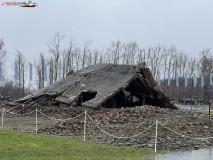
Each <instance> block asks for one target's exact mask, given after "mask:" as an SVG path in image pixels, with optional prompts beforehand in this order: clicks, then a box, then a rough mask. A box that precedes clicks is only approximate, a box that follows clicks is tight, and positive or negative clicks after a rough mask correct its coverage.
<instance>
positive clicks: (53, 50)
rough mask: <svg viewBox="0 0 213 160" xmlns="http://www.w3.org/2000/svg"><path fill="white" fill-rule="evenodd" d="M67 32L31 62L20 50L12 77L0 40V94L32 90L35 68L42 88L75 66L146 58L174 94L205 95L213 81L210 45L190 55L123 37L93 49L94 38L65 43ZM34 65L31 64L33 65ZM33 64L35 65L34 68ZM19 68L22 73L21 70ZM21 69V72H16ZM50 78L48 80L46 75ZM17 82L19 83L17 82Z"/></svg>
mask: <svg viewBox="0 0 213 160" xmlns="http://www.w3.org/2000/svg"><path fill="white" fill-rule="evenodd" d="M63 41H64V36H63V35H62V34H61V33H56V34H55V35H54V36H53V37H52V38H51V39H50V41H49V42H48V43H47V49H48V50H47V51H46V52H40V55H39V57H37V59H36V60H35V61H34V62H31V64H32V66H31V65H29V63H28V61H27V60H26V58H25V56H24V54H23V53H22V52H21V51H18V50H17V51H16V62H14V65H13V67H14V79H16V78H17V80H16V81H14V80H10V79H8V78H7V77H5V76H4V73H3V72H4V71H5V67H4V66H5V63H6V62H5V61H4V59H5V58H6V55H7V54H6V53H7V52H6V50H5V43H4V40H3V39H2V40H1V41H0V61H1V62H2V67H1V68H2V73H3V74H2V80H1V82H2V85H1V87H0V89H1V90H0V94H2V95H4V96H8V95H9V96H11V97H14V95H15V98H18V97H22V96H24V95H26V94H28V93H29V92H30V90H29V86H26V84H29V83H28V82H29V75H30V70H32V71H33V79H32V78H31V79H32V82H31V84H34V85H36V86H37V88H38V89H40V88H43V87H45V86H46V85H49V84H52V83H54V82H56V81H58V80H59V79H60V78H64V77H66V74H67V73H68V72H69V71H70V70H71V69H73V70H74V71H76V70H79V69H81V68H83V67H87V66H91V65H95V64H99V63H112V64H127V65H137V64H141V63H142V62H146V65H147V67H148V68H149V69H150V70H151V72H152V74H153V76H154V78H155V79H156V80H157V78H158V72H160V74H161V85H160V86H158V87H159V88H160V89H161V90H162V91H163V92H165V93H166V94H167V95H168V96H169V97H170V98H176V99H182V98H184V97H185V98H192V97H193V96H198V97H199V98H201V97H202V98H204V97H205V89H204V88H205V85H209V84H210V74H211V73H212V72H213V67H212V65H213V55H212V52H211V50H210V49H203V50H202V51H200V53H199V57H198V58H197V57H193V56H188V55H187V54H186V53H184V52H183V51H179V50H178V49H177V48H176V47H175V46H165V45H160V44H159V45H156V46H150V47H147V48H143V47H141V46H139V45H138V44H137V42H135V41H133V42H128V43H122V42H121V41H120V40H118V41H112V42H111V44H110V45H109V46H108V47H105V48H103V49H91V47H90V44H91V42H90V41H86V42H85V43H84V44H83V45H78V44H76V43H75V42H74V41H73V40H71V41H70V43H69V46H68V47H64V46H63ZM30 66H31V67H30ZM32 68H33V69H32ZM17 72H18V73H17ZM168 72H170V74H171V77H170V78H171V81H170V86H168ZM15 73H17V75H15ZM177 73H178V76H179V86H178V87H177V86H176V76H177ZM185 73H187V75H188V79H187V80H188V84H187V86H186V87H185V78H184V76H185ZM201 73H202V74H203V76H204V87H201V79H200V75H201ZM194 74H196V75H197V78H198V79H197V86H196V87H194V86H193V75H194ZM46 78H47V82H45V79H46ZM14 82H15V84H14Z"/></svg>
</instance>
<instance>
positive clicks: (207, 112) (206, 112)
mask: <svg viewBox="0 0 213 160" xmlns="http://www.w3.org/2000/svg"><path fill="white" fill-rule="evenodd" d="M201 112H202V113H205V114H209V111H201ZM210 115H213V111H211V112H210Z"/></svg>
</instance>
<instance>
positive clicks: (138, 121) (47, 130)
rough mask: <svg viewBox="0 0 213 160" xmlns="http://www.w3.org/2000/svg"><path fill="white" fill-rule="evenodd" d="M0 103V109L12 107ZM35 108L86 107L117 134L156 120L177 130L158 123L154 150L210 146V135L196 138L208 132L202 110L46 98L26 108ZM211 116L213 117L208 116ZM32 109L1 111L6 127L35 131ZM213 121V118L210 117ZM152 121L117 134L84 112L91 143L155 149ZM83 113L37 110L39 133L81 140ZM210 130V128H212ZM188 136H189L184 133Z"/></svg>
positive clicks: (212, 143)
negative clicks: (96, 105) (69, 103)
mask: <svg viewBox="0 0 213 160" xmlns="http://www.w3.org/2000/svg"><path fill="white" fill-rule="evenodd" d="M5 103H6V102H4V103H1V105H0V109H2V108H3V107H5V108H6V109H7V110H9V109H10V108H12V107H9V106H6V105H5ZM36 108H37V109H38V110H39V111H41V112H42V113H44V114H45V115H47V116H49V117H53V118H57V119H68V118H71V117H75V116H77V115H79V114H82V113H84V112H85V110H87V113H88V115H89V116H90V117H91V118H92V119H93V120H94V122H95V123H96V124H97V125H98V126H99V127H101V128H102V129H103V130H104V131H106V132H108V133H110V134H112V135H114V136H118V137H130V136H133V135H136V134H139V133H140V132H142V131H144V130H145V129H147V128H148V127H149V126H151V125H152V124H154V123H155V122H156V120H158V121H159V122H160V123H161V124H164V125H165V126H166V127H168V128H170V129H172V130H173V131H175V132H177V133H179V134H180V135H178V134H176V133H173V132H171V131H169V130H167V129H165V128H164V127H162V126H161V125H158V138H157V139H158V143H157V150H161V151H170V150H189V149H199V148H207V147H211V146H213V139H211V138H209V139H195V138H190V137H196V138H204V137H208V136H209V127H208V126H209V124H208V122H209V120H208V115H207V114H205V113H202V112H201V111H191V110H182V109H179V110H171V109H166V108H159V107H154V106H136V107H131V108H128V107H127V108H109V109H106V108H101V109H99V110H92V109H88V108H83V107H70V108H67V107H62V106H51V104H50V103H49V102H47V101H42V102H40V103H39V104H36V105H34V106H32V107H31V108H29V109H27V110H26V111H25V113H29V112H31V111H34V110H35V109H36ZM211 118H212V120H213V117H211ZM35 119H36V118H35V112H33V113H31V114H29V115H27V116H20V115H19V116H17V115H12V114H10V113H6V114H4V126H3V128H5V129H13V130H19V131H25V132H31V133H35V128H36V127H35V126H36V121H35ZM212 122H213V121H212ZM0 124H1V120H0ZM155 127H156V126H155V124H154V125H153V126H152V127H151V128H150V129H149V130H148V131H146V132H145V133H143V134H141V135H139V136H136V137H134V138H116V137H112V136H110V135H107V134H106V133H104V132H103V131H102V130H100V128H98V127H97V126H95V125H94V123H93V122H92V121H91V120H90V119H89V117H88V116H87V123H86V141H90V142H93V143H101V144H109V145H118V146H129V147H135V148H143V149H154V142H155V129H156V128H155ZM83 131H84V114H83V115H82V116H80V117H78V118H77V119H75V120H66V121H56V120H54V119H50V118H47V117H44V115H41V113H39V112H38V133H39V134H48V135H57V136H67V137H70V138H75V139H79V140H83ZM211 133H212V134H213V129H211ZM187 136H190V137H187Z"/></svg>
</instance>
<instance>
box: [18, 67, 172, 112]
mask: <svg viewBox="0 0 213 160" xmlns="http://www.w3.org/2000/svg"><path fill="white" fill-rule="evenodd" d="M43 97H46V98H48V99H49V100H51V101H53V102H54V103H57V104H59V105H65V106H84V107H89V108H94V109H97V108H99V107H113V108H114V107H125V106H128V107H131V106H140V105H144V104H148V105H153V106H160V107H168V108H172V109H175V108H176V107H175V106H174V105H173V104H171V103H170V101H169V99H168V98H167V97H166V96H165V95H164V93H163V92H161V91H160V90H158V89H157V87H156V83H155V81H154V79H153V76H152V74H151V72H150V70H149V69H148V68H146V67H145V64H143V65H142V66H131V65H117V64H98V65H94V66H90V67H86V68H83V69H81V70H79V71H76V72H70V73H69V74H68V76H67V77H66V78H63V79H61V80H59V81H58V82H56V83H54V84H52V85H49V86H48V87H45V88H43V89H40V90H38V91H36V92H34V93H33V94H31V95H28V96H26V97H23V98H21V99H19V100H18V101H19V102H21V103H23V102H28V103H29V102H32V103H33V102H35V101H38V100H40V99H42V98H43Z"/></svg>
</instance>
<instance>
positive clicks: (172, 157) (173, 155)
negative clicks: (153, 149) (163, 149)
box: [153, 148, 213, 160]
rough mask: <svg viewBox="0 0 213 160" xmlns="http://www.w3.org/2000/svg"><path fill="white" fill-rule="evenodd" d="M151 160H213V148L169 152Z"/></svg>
mask: <svg viewBox="0 0 213 160" xmlns="http://www.w3.org/2000/svg"><path fill="white" fill-rule="evenodd" d="M153 160H213V148H207V149H200V150H193V151H183V152H170V153H168V154H165V155H157V156H156V157H155V158H153Z"/></svg>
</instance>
